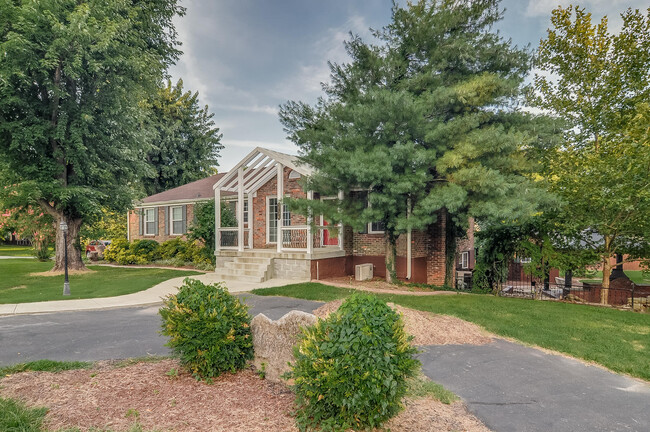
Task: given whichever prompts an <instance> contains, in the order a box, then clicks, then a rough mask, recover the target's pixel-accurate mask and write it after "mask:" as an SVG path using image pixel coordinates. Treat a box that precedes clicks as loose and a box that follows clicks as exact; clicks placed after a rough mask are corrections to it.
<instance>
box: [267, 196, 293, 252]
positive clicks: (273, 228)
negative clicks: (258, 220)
mask: <svg viewBox="0 0 650 432" xmlns="http://www.w3.org/2000/svg"><path fill="white" fill-rule="evenodd" d="M267 203H268V205H267V206H266V208H267V210H266V242H267V243H277V242H278V199H277V198H271V197H269V198H268V201H267ZM282 226H291V212H290V211H289V208H288V207H287V205H286V204H285V205H283V206H282Z"/></svg>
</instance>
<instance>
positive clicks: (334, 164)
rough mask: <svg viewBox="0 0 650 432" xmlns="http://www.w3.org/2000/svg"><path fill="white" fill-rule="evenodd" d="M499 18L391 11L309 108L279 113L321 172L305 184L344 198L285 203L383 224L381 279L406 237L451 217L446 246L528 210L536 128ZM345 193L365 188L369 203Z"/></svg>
mask: <svg viewBox="0 0 650 432" xmlns="http://www.w3.org/2000/svg"><path fill="white" fill-rule="evenodd" d="M501 16H502V14H501V11H500V10H499V7H498V1H497V0H478V1H472V2H458V1H455V0H442V1H425V0H420V1H418V2H415V3H414V4H408V5H407V6H406V7H400V6H398V5H397V4H395V5H394V6H393V14H392V22H391V24H389V25H388V26H387V27H385V28H384V29H383V30H382V31H375V32H374V38H375V40H376V43H374V44H372V43H366V42H364V41H363V40H361V38H360V37H358V36H353V37H352V38H351V40H349V41H348V42H347V43H346V49H347V52H348V54H349V55H350V57H351V59H352V60H351V62H350V63H347V64H343V65H337V64H332V65H331V80H330V83H329V84H327V85H325V86H324V90H325V96H324V97H323V98H321V99H320V100H319V101H318V103H317V104H316V105H315V106H310V105H307V104H305V103H301V102H288V103H286V104H284V105H283V106H282V107H281V111H280V119H281V121H282V123H283V124H284V126H285V130H286V131H287V133H288V134H289V139H290V140H291V141H293V142H294V143H295V144H296V145H297V146H298V147H299V148H300V150H301V153H300V154H301V158H302V160H303V161H304V162H307V163H309V164H311V165H312V166H314V167H315V168H317V170H318V171H317V173H316V174H315V175H314V176H312V177H310V179H309V183H308V187H309V188H311V189H313V190H315V191H319V192H321V193H322V194H331V195H336V192H337V189H342V190H343V191H344V192H345V193H344V198H343V200H342V201H341V202H332V201H328V202H327V203H324V204H320V203H305V202H302V203H296V204H294V205H295V206H296V207H300V206H302V207H303V210H304V211H306V209H305V208H304V207H306V206H307V205H311V206H312V207H313V209H314V212H315V214H318V213H323V214H325V215H326V216H327V217H328V219H330V220H332V221H335V222H336V221H342V222H343V223H346V224H350V225H353V226H355V227H359V226H360V225H363V224H364V223H368V222H371V221H381V222H383V224H384V226H385V236H386V239H387V242H386V244H387V251H386V266H387V272H386V274H387V278H388V280H391V279H392V277H393V275H394V269H395V243H396V239H397V237H398V236H399V235H400V234H401V233H404V232H406V231H407V229H408V228H412V229H427V227H429V226H430V225H431V224H433V223H435V222H436V219H437V217H439V215H444V214H445V213H448V214H450V215H451V216H452V217H450V218H448V221H447V224H446V225H447V228H448V230H449V232H448V235H447V238H448V239H453V238H454V237H455V236H454V234H455V232H456V231H457V230H458V227H459V226H465V225H466V223H467V217H468V216H474V217H475V218H476V219H477V220H478V221H481V220H483V219H515V218H517V217H522V216H525V215H529V214H532V213H533V212H534V211H535V208H536V202H537V200H538V197H537V196H536V195H537V193H538V192H537V188H536V187H535V185H534V184H533V183H532V182H531V181H530V180H529V178H527V177H526V176H525V175H523V174H525V173H527V172H528V171H529V170H530V169H531V168H532V166H531V164H530V163H529V161H528V160H527V158H526V154H525V152H524V151H522V148H523V147H524V146H532V145H533V143H534V141H535V140H536V139H537V137H536V136H535V135H534V134H531V131H532V129H531V128H530V127H529V123H530V122H533V121H534V119H531V118H528V117H527V116H526V115H525V114H523V113H521V112H520V111H519V110H518V103H519V101H520V100H521V96H522V94H523V86H522V84H523V80H524V77H525V76H526V74H527V72H528V70H529V67H530V62H531V58H530V55H529V53H528V52H526V51H525V50H521V49H518V48H516V47H513V46H512V45H511V43H510V42H509V41H506V40H503V39H502V38H501V37H500V36H499V35H498V34H497V33H496V32H493V31H492V26H493V24H494V23H496V22H497V21H498V20H499V19H501ZM354 189H365V190H368V191H370V193H369V195H368V201H369V205H368V206H365V205H363V204H362V203H360V202H359V199H358V197H357V196H355V195H354V194H350V191H351V190H354ZM328 204H331V205H329V206H328ZM450 234H451V235H450ZM453 249H454V248H453V247H451V248H448V252H451V253H453V252H454V251H453ZM448 273H450V272H448Z"/></svg>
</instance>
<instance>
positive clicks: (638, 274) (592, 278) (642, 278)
mask: <svg viewBox="0 0 650 432" xmlns="http://www.w3.org/2000/svg"><path fill="white" fill-rule="evenodd" d="M625 275H626V276H627V277H629V278H630V280H631V281H632V282H634V283H635V284H637V285H650V273H648V272H643V271H641V270H625ZM579 279H580V280H581V281H583V282H592V283H600V282H602V280H603V272H601V271H598V272H594V274H589V276H587V277H585V278H579Z"/></svg>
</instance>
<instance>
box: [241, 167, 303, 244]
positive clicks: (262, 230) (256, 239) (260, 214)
mask: <svg viewBox="0 0 650 432" xmlns="http://www.w3.org/2000/svg"><path fill="white" fill-rule="evenodd" d="M290 172H291V168H285V169H284V182H283V183H284V193H285V195H290V196H291V198H306V194H305V192H304V191H303V190H302V187H300V184H299V183H298V181H299V180H300V179H289V173H290ZM277 194H278V188H277V177H273V178H272V179H271V180H269V181H268V182H266V184H264V186H262V187H261V188H259V189H258V190H257V196H256V197H255V198H253V212H252V215H253V247H254V248H256V249H266V248H269V249H270V248H275V247H277V245H276V244H275V243H271V244H267V243H266V198H267V197H269V196H271V197H275V196H276V195H277ZM306 224H307V220H306V219H305V217H304V216H302V215H300V214H296V213H293V212H292V213H291V225H306Z"/></svg>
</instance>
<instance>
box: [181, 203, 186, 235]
mask: <svg viewBox="0 0 650 432" xmlns="http://www.w3.org/2000/svg"><path fill="white" fill-rule="evenodd" d="M181 213H182V215H183V223H182V224H181V234H185V232H186V231H187V206H186V205H184V206H183V210H182V211H181Z"/></svg>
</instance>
